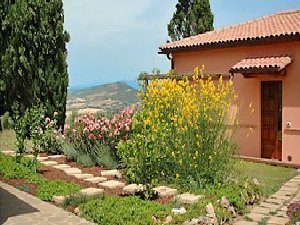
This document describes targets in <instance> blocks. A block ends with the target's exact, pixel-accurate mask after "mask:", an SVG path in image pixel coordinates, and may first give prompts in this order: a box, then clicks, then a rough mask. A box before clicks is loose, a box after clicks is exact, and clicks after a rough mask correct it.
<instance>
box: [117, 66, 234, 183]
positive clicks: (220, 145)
mask: <svg viewBox="0 0 300 225" xmlns="http://www.w3.org/2000/svg"><path fill="white" fill-rule="evenodd" d="M201 76H202V75H201V71H199V70H198V69H196V70H195V74H194V77H193V81H188V80H180V81H178V80H172V79H162V80H154V81H152V82H151V83H150V84H149V85H148V87H147V89H146V90H145V91H144V92H142V93H141V98H142V104H141V108H140V110H139V111H138V112H137V113H136V114H135V116H134V119H133V127H132V135H131V137H130V139H129V140H127V141H123V142H121V143H120V144H119V145H118V150H119V151H118V153H119V155H120V157H121V159H122V162H123V163H124V165H125V174H126V176H127V178H128V179H129V181H130V182H136V183H142V184H150V185H155V184H157V183H159V182H161V181H168V182H169V183H171V184H179V185H181V186H182V187H188V188H189V189H191V188H201V187H204V186H205V185H207V184H214V183H220V182H221V183H223V182H224V181H226V177H227V176H228V175H229V174H230V173H231V171H232V163H231V162H232V160H231V155H232V154H233V153H234V151H235V149H236V146H235V144H234V142H233V141H232V138H231V136H232V133H231V132H229V131H228V129H227V126H226V124H228V123H234V119H232V120H229V118H228V113H229V110H230V107H231V105H232V104H233V102H234V100H235V98H236V95H235V92H234V88H233V82H232V81H229V82H224V81H223V80H222V78H220V80H219V81H217V82H215V81H213V80H212V79H211V78H210V77H209V78H208V79H206V80H204V79H201V78H202V77H201Z"/></svg>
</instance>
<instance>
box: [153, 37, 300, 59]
mask: <svg viewBox="0 0 300 225" xmlns="http://www.w3.org/2000/svg"><path fill="white" fill-rule="evenodd" d="M294 41H300V33H299V32H296V33H295V34H290V35H280V36H270V37H263V38H252V39H245V40H235V41H222V42H213V43H205V44H202V45H193V46H185V47H174V48H163V47H160V48H159V49H160V52H158V53H159V54H170V53H174V52H190V51H196V50H199V49H213V48H232V47H241V46H253V45H264V44H271V43H278V42H294Z"/></svg>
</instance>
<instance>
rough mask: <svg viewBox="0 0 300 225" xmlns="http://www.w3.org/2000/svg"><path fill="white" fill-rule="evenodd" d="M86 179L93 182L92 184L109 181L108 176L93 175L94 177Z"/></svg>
mask: <svg viewBox="0 0 300 225" xmlns="http://www.w3.org/2000/svg"><path fill="white" fill-rule="evenodd" d="M84 180H85V181H88V182H91V183H92V184H98V183H101V182H104V181H107V178H105V177H92V178H86V179H84Z"/></svg>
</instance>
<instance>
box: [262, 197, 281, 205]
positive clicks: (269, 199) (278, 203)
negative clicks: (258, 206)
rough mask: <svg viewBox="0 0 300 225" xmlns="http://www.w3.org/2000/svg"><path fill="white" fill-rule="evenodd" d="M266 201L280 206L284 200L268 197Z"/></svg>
mask: <svg viewBox="0 0 300 225" xmlns="http://www.w3.org/2000/svg"><path fill="white" fill-rule="evenodd" d="M265 202H270V203H273V204H277V205H278V206H280V205H282V204H283V202H284V201H283V200H280V199H276V198H268V199H266V200H265Z"/></svg>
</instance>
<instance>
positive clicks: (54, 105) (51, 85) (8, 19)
mask: <svg viewBox="0 0 300 225" xmlns="http://www.w3.org/2000/svg"><path fill="white" fill-rule="evenodd" d="M5 2H6V3H5ZM5 4H7V5H9V7H8V8H7V9H8V10H6V11H3V14H4V15H1V25H2V39H3V37H6V40H5V41H4V43H6V44H5V46H4V47H3V46H1V48H3V49H1V51H3V52H2V53H1V55H0V56H1V66H0V74H1V79H0V80H2V81H4V82H2V83H5V85H3V86H4V87H5V95H4V98H5V100H4V102H5V105H6V107H5V108H6V109H8V111H11V110H12V109H11V107H12V106H13V105H14V103H16V102H18V103H19V109H18V111H20V113H21V114H22V113H23V112H25V110H26V109H27V108H30V107H33V106H37V105H39V104H41V103H43V105H44V107H45V108H46V111H47V116H49V117H52V116H53V113H54V112H58V123H59V124H63V123H64V119H65V111H66V99H67V86H68V73H67V63H66V57H67V50H66V43H67V42H68V41H69V34H68V33H67V32H66V31H64V28H63V23H64V15H63V3H62V0H51V1H47V0H18V1H12V0H5V1H4V3H2V2H1V3H0V5H1V6H0V9H1V8H4V7H5ZM0 14H1V11H0ZM0 38H1V37H0ZM0 40H1V39H0ZM0 87H1V86H0Z"/></svg>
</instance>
